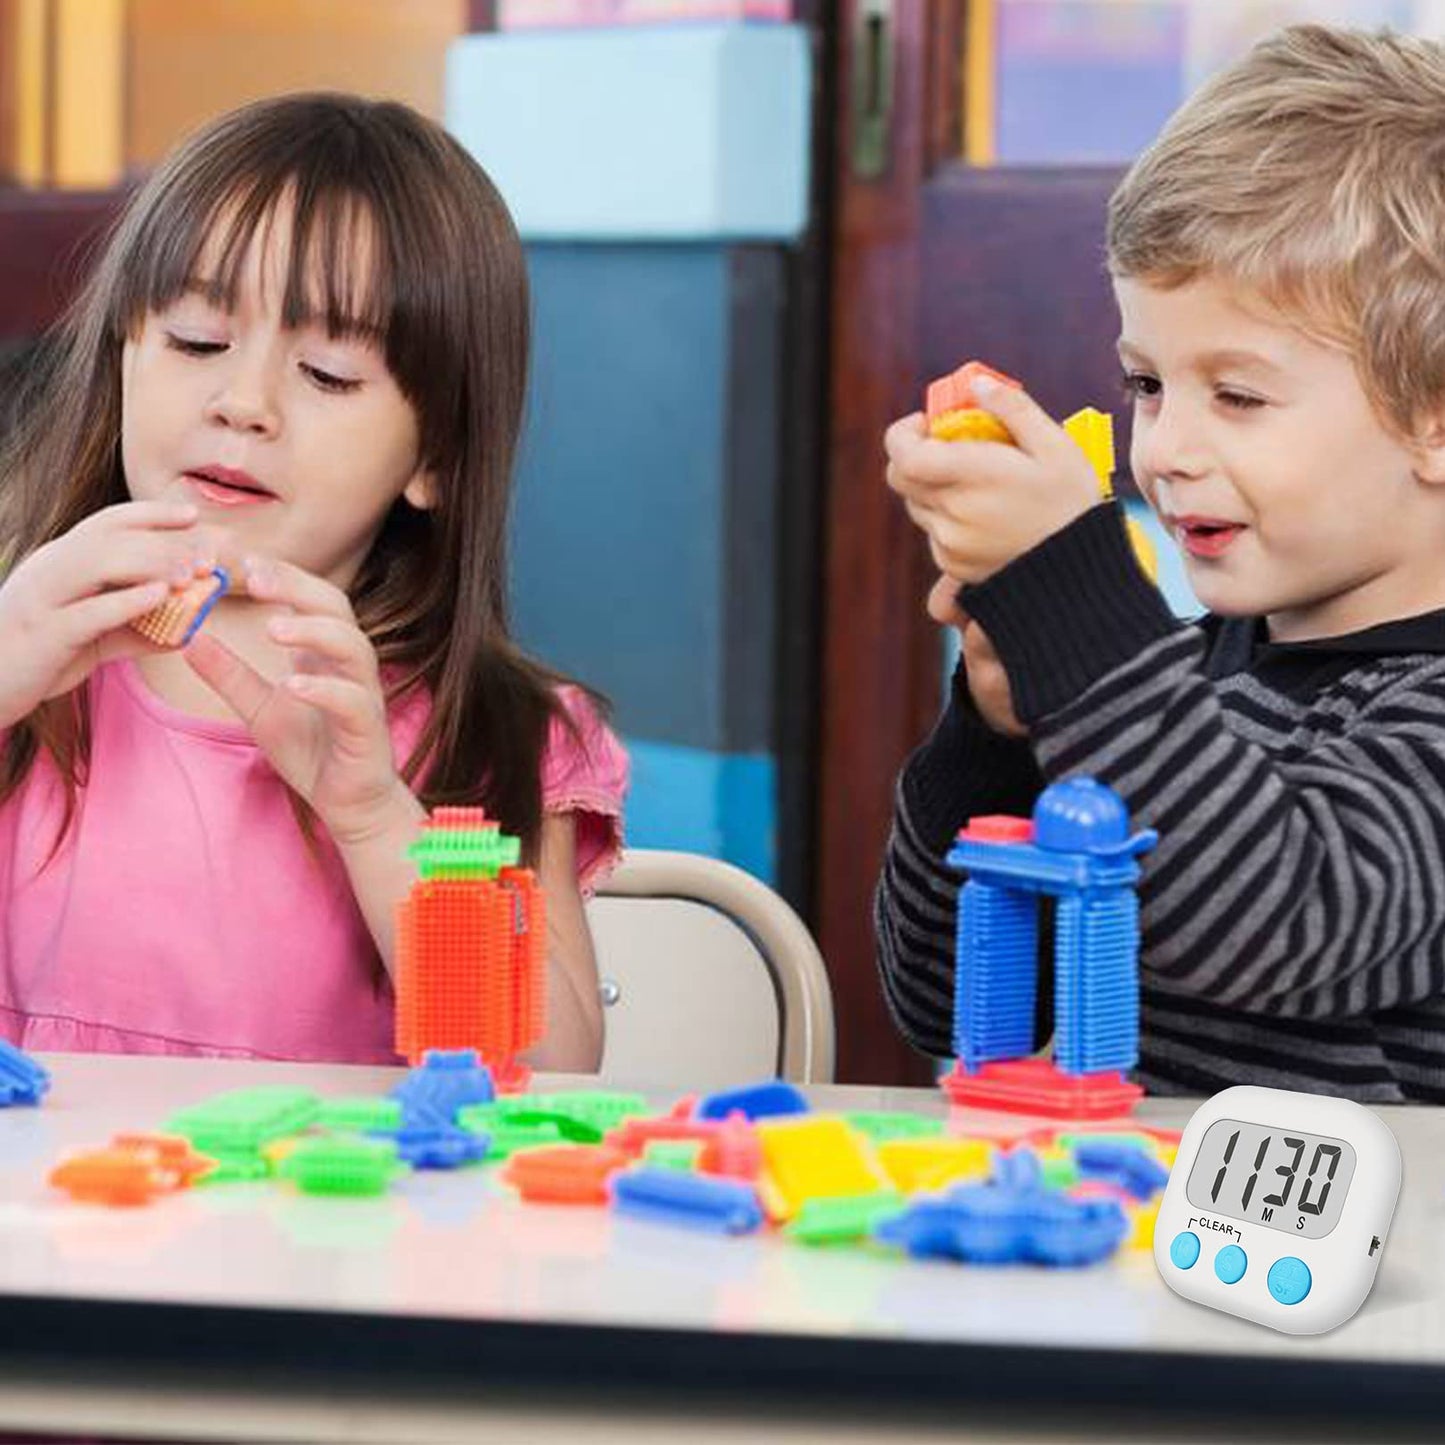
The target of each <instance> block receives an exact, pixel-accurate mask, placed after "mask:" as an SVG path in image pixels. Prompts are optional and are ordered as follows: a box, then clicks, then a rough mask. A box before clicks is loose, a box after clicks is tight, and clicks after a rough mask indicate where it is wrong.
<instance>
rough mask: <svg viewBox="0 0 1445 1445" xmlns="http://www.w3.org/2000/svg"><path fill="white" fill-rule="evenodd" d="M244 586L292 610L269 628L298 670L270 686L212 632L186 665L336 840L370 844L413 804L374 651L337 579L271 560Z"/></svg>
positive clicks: (254, 569) (251, 567)
mask: <svg viewBox="0 0 1445 1445" xmlns="http://www.w3.org/2000/svg"><path fill="white" fill-rule="evenodd" d="M244 582H245V588H246V591H247V593H248V594H249V595H250V596H251V597H252V598H253V599H254V600H256V601H258V602H269V603H279V604H281V606H282V607H284V608H288V609H290V610H289V612H283V613H282V614H281V615H279V616H276V617H273V618H272V619H271V621H270V623H269V624H268V627H267V631H268V632H269V634H270V636H271V637H272V638H273V639H274V640H275V641H276V642H279V643H280V644H281V645H282V646H284V647H287V648H290V649H292V669H293V670H292V671H291V672H290V673H289V674H287V676H286V677H284V678H282V679H281V680H280V681H279V682H274V683H273V682H271V681H270V680H269V679H268V678H265V677H263V676H262V675H261V674H260V673H259V672H257V671H256V669H255V668H253V667H252V666H251V664H250V663H249V662H247V661H245V659H243V658H241V657H238V656H237V655H236V653H234V652H233V651H232V650H231V649H230V648H229V647H227V646H226V645H225V644H224V643H223V642H221V641H219V640H218V639H217V638H215V637H213V636H210V635H209V634H207V633H206V632H205V631H202V632H200V633H198V634H197V635H196V637H195V638H194V639H193V640H192V642H191V643H190V645H189V646H188V647H187V648H186V650H185V656H186V660H187V661H188V662H189V663H190V665H191V667H192V668H193V669H194V670H195V672H196V673H197V674H198V675H199V676H200V677H202V678H203V679H204V680H205V681H206V682H207V683H209V684H210V686H211V687H212V688H214V689H215V691H216V692H217V693H218V694H219V695H220V696H221V697H223V698H224V699H225V700H226V701H227V702H228V703H230V705H231V706H232V707H233V708H234V709H235V711H236V712H237V714H238V715H239V716H240V717H241V719H242V721H243V722H245V724H246V725H247V727H249V728H250V730H251V736H252V737H253V738H255V740H256V744H257V746H258V747H260V749H261V751H262V752H263V753H265V755H266V757H267V758H268V759H269V760H270V762H271V765H272V766H273V767H274V768H275V769H276V771H277V772H278V773H279V774H280V775H281V777H282V778H284V779H285V781H286V782H287V783H288V784H289V785H290V786H291V787H292V788H294V789H295V790H296V791H297V792H298V793H299V794H300V795H301V797H302V798H304V799H305V800H306V802H307V803H308V804H309V805H310V806H311V808H312V809H313V810H314V811H315V813H316V815H317V817H318V818H320V820H321V822H322V823H323V824H324V825H325V827H326V830H327V831H328V832H329V833H330V834H331V836H332V838H333V839H334V840H335V841H336V843H337V844H338V845H341V846H347V845H350V844H356V843H362V842H365V841H366V840H367V839H368V838H370V837H372V836H374V835H376V834H377V833H379V832H381V831H382V830H383V829H385V828H386V827H387V826H388V824H389V822H390V821H391V820H393V819H394V818H395V817H396V815H397V813H398V811H399V810H400V809H401V808H402V807H404V806H405V805H406V804H407V802H408V800H409V799H410V792H409V790H408V789H407V787H406V785H405V783H403V782H402V780H401V778H400V777H399V776H398V775H397V772H396V766H395V763H394V761H393V758H392V751H391V734H390V732H389V730H388V728H387V717H386V701H385V697H384V695H383V691H382V685H381V673H380V667H379V665H378V663H377V658H376V650H375V649H374V648H373V647H372V645H371V641H370V639H369V638H368V637H367V636H366V634H365V633H364V632H362V630H361V628H360V627H358V626H357V623H356V617H355V615H354V614H353V613H352V610H351V603H350V601H349V599H348V598H347V596H346V594H345V593H344V592H342V591H341V590H340V589H339V588H337V587H334V586H333V585H332V584H331V583H330V582H326V581H323V580H322V579H321V578H320V577H315V576H313V575H312V574H311V573H309V572H306V571H304V570H302V569H301V568H300V567H294V566H292V565H291V564H290V563H288V562H279V561H276V560H274V559H271V558H266V559H252V560H250V561H248V562H247V564H246V566H245V569H244ZM403 795H405V796H403ZM412 806H414V805H412Z"/></svg>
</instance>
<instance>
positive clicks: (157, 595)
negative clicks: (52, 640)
mask: <svg viewBox="0 0 1445 1445" xmlns="http://www.w3.org/2000/svg"><path fill="white" fill-rule="evenodd" d="M169 590H170V589H169V588H168V587H167V586H166V584H165V583H164V582H146V583H144V584H142V585H140V586H135V587H120V588H117V589H116V590H115V591H113V592H101V593H98V594H97V595H96V596H94V597H84V598H82V599H81V600H80V601H79V602H72V603H71V604H70V605H69V606H67V607H62V608H61V609H60V612H59V615H58V620H59V623H60V626H61V628H62V629H63V637H64V642H65V645H66V646H67V647H68V648H70V649H71V650H72V651H75V652H78V651H80V649H81V648H83V647H89V646H90V645H91V644H92V643H93V642H95V641H96V640H97V639H99V638H104V637H105V635H106V634H107V633H109V632H114V631H116V629H117V628H122V627H125V626H126V625H127V624H128V623H131V622H134V621H135V620H136V618H138V617H144V616H145V614H146V613H147V612H149V611H150V610H151V608H153V607H159V606H160V604H161V603H162V602H164V601H165V599H166V594H167V592H169ZM140 640H142V639H140V638H139V636H138V635H137V641H140ZM140 650H142V651H144V650H145V649H144V648H142V649H140Z"/></svg>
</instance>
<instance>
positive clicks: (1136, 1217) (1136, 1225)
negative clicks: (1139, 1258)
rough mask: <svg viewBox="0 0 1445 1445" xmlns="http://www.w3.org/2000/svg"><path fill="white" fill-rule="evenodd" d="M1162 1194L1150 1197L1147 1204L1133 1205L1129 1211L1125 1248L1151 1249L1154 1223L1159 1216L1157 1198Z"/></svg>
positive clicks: (1161, 1196) (1152, 1246) (1160, 1197)
mask: <svg viewBox="0 0 1445 1445" xmlns="http://www.w3.org/2000/svg"><path fill="white" fill-rule="evenodd" d="M1162 1198H1163V1195H1162V1194H1161V1195H1159V1196H1157V1197H1156V1198H1154V1199H1151V1200H1150V1201H1149V1203H1148V1204H1138V1205H1135V1206H1134V1207H1133V1208H1132V1209H1130V1211H1129V1226H1130V1228H1129V1238H1128V1239H1127V1240H1126V1241H1125V1245H1124V1247H1125V1248H1126V1249H1153V1248H1154V1223H1155V1221H1156V1220H1157V1219H1158V1218H1159V1200H1160V1199H1162Z"/></svg>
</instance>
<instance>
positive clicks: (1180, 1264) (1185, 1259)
mask: <svg viewBox="0 0 1445 1445" xmlns="http://www.w3.org/2000/svg"><path fill="white" fill-rule="evenodd" d="M1169 1258H1170V1259H1171V1260H1173V1261H1174V1265H1175V1267H1176V1268H1177V1269H1193V1268H1194V1261H1195V1260H1197V1259H1198V1258H1199V1236H1198V1235H1197V1234H1195V1233H1193V1231H1191V1230H1188V1229H1181V1230H1180V1231H1179V1233H1178V1234H1176V1235H1175V1236H1174V1238H1173V1240H1172V1241H1171V1242H1170V1245H1169Z"/></svg>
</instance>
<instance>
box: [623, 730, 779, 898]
mask: <svg viewBox="0 0 1445 1445" xmlns="http://www.w3.org/2000/svg"><path fill="white" fill-rule="evenodd" d="M624 741H625V742H626V744H627V750H628V752H629V753H630V754H631V755H632V790H631V792H630V793H629V794H628V798H627V841H628V842H629V843H630V844H632V845H633V846H635V847H638V848H681V849H684V850H686V851H687V852H690V853H705V854H707V855H708V856H709V857H712V858H723V859H726V860H727V861H728V862H729V863H735V864H736V865H737V866H738V867H739V868H745V869H746V870H747V871H748V872H749V873H751V874H752V875H753V876H754V877H755V878H760V879H762V881H763V882H764V883H768V884H772V883H774V882H775V880H776V876H777V861H778V860H777V766H776V764H775V763H774V761H773V759H772V758H771V757H768V756H767V755H765V754H754V755H748V754H731V755H728V754H720V753H708V752H704V751H702V750H701V749H698V748H684V747H675V746H672V745H670V744H667V743H653V742H647V741H645V740H643V739H638V738H632V737H628V738H625V739H624Z"/></svg>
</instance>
